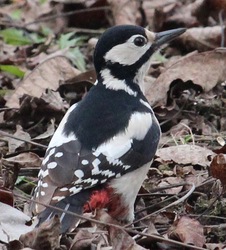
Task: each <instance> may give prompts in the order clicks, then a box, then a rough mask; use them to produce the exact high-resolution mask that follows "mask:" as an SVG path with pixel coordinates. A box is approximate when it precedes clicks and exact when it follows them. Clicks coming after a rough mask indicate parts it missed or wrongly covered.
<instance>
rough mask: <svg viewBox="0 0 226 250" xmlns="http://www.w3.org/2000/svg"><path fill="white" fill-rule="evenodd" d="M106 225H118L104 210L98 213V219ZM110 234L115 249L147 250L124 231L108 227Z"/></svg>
mask: <svg viewBox="0 0 226 250" xmlns="http://www.w3.org/2000/svg"><path fill="white" fill-rule="evenodd" d="M95 219H98V220H100V221H102V222H105V223H111V224H118V222H117V221H116V220H114V219H113V218H112V217H111V216H110V215H109V214H108V213H106V212H105V211H104V210H103V209H102V210H98V211H97V215H96V218H95ZM107 230H108V233H109V239H110V242H111V245H112V248H113V249H121V250H145V248H143V247H141V246H139V245H138V244H137V243H136V242H135V240H134V239H133V238H132V237H131V236H130V235H129V234H128V233H127V232H126V231H124V230H122V229H119V228H115V227H113V226H107Z"/></svg>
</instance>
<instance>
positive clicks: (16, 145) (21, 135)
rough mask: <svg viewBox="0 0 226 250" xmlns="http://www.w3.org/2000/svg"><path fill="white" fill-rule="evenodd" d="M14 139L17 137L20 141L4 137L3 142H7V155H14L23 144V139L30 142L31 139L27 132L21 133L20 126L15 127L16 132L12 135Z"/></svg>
mask: <svg viewBox="0 0 226 250" xmlns="http://www.w3.org/2000/svg"><path fill="white" fill-rule="evenodd" d="M13 135H14V136H15V137H19V138H21V139H22V140H17V139H14V138H11V137H5V140H7V141H8V147H9V153H14V152H15V151H16V149H17V148H19V147H21V146H22V145H23V144H24V143H25V142H24V141H23V139H25V140H27V141H30V140H31V137H30V135H29V134H28V133H27V132H24V131H23V128H22V127H21V126H20V125H17V126H16V132H15V133H14V134H13Z"/></svg>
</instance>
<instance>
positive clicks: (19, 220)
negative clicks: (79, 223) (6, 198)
mask: <svg viewBox="0 0 226 250" xmlns="http://www.w3.org/2000/svg"><path fill="white" fill-rule="evenodd" d="M30 221H31V219H30V217H29V216H27V215H26V214H24V213H22V212H21V211H19V210H18V209H16V208H14V207H11V206H9V205H7V204H4V203H1V202H0V239H1V240H2V241H4V242H9V241H11V240H16V239H17V240H18V239H19V237H20V235H21V234H24V233H27V232H29V231H31V230H32V229H33V228H34V225H27V222H30Z"/></svg>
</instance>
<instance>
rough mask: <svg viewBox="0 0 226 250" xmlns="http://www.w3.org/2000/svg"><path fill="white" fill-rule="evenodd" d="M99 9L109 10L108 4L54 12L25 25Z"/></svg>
mask: <svg viewBox="0 0 226 250" xmlns="http://www.w3.org/2000/svg"><path fill="white" fill-rule="evenodd" d="M99 10H110V6H102V7H93V8H88V9H82V10H73V11H68V12H64V13H60V14H55V15H51V16H48V17H43V18H40V19H37V20H35V21H32V22H29V23H26V24H25V27H27V26H29V25H32V24H35V23H42V22H46V21H50V20H53V19H56V18H59V17H66V16H71V15H74V14H79V13H85V12H93V11H99Z"/></svg>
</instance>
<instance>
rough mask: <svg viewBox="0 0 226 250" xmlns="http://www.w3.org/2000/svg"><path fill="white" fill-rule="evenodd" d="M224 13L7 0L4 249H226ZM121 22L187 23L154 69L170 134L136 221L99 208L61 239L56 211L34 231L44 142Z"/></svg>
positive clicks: (0, 188) (2, 40)
mask: <svg viewBox="0 0 226 250" xmlns="http://www.w3.org/2000/svg"><path fill="white" fill-rule="evenodd" d="M225 10H226V5H225V1H221V0H219V1H216V0H215V1H214V0H194V1H192V2H191V1H189V0H185V1H178V0H173V1H172V0H167V1H155V0H154V1H140V2H139V1H131V2H130V3H129V4H127V1H117V0H111V1H107V0H106V1H99V0H94V1H80V2H77V1H70V0H69V1H68V0H67V1H65V0H61V1H50V0H42V1H38V0H35V1H26V0H20V1H18V0H15V1H12V2H10V3H9V2H8V1H3V5H2V7H1V10H0V13H1V16H0V23H1V28H2V30H1V32H0V48H1V49H0V105H1V107H0V115H1V116H0V145H1V146H0V155H1V160H0V170H1V174H0V202H1V203H0V204H1V208H2V211H1V213H0V214H1V219H0V240H1V243H2V244H1V245H0V247H1V248H3V249H15V250H17V249H26V248H28V249H50V250H52V249H72V250H76V249H91V248H92V249H105V250H106V249H109V250H110V249H122V250H125V249H133V250H136V249H163V248H164V249H184V248H185V247H187V249H225V244H226V237H225V235H226V233H225V226H224V225H225V215H226V212H225V211H226V209H225V207H226V206H225V185H226V184H225V183H226V181H225V180H226V176H225V173H226V170H225V165H226V163H225V157H226V156H225V155H226V150H225V139H224V138H225V135H226V119H225V117H226V109H225V103H226V102H225V98H226V87H225V86H226V84H225V83H226V73H225V72H226V68H225V65H226V61H225V58H226V56H225V53H226V52H225V48H224V46H225ZM67 12H70V13H67ZM114 24H137V25H142V26H149V27H150V28H151V29H152V30H154V31H156V32H158V31H162V30H166V29H171V28H177V27H186V28H187V32H186V33H184V34H183V35H182V36H181V37H179V38H178V39H176V40H175V41H173V42H172V43H171V44H169V45H168V46H165V47H164V48H163V49H162V51H161V53H162V55H160V54H156V55H155V56H154V57H153V61H152V65H151V68H150V70H149V75H148V76H147V77H146V78H145V86H146V97H147V99H148V100H149V102H150V103H151V104H152V105H153V107H154V111H155V113H156V116H157V118H158V120H159V121H160V124H161V129H162V132H163V135H162V138H161V142H160V145H159V149H158V151H157V153H156V156H155V159H154V161H153V163H152V165H151V168H150V171H149V173H148V176H147V178H146V180H145V182H144V184H143V186H142V188H141V190H140V192H139V194H138V197H137V202H136V206H135V215H136V218H135V223H134V225H133V226H132V225H127V226H125V225H121V224H120V223H119V222H116V221H115V220H114V218H110V216H109V215H108V214H107V213H106V211H101V210H100V211H96V213H95V214H86V215H85V216H84V217H82V220H81V222H80V224H79V226H78V228H76V229H75V231H74V232H71V233H70V234H68V235H64V236H59V228H60V223H59V219H58V218H57V217H54V218H53V219H52V220H51V221H49V222H48V223H44V224H43V225H41V226H40V227H38V228H35V229H34V230H31V229H33V228H34V223H33V221H32V220H31V219H32V215H31V214H29V213H28V205H29V203H30V198H29V197H30V196H31V195H32V190H33V189H34V187H35V185H37V173H38V169H39V167H40V165H41V161H42V158H43V157H44V154H45V148H46V146H47V145H48V143H49V141H50V138H51V136H52V134H53V133H54V130H55V129H56V127H57V125H58V124H59V121H60V120H61V118H62V117H63V115H64V113H65V112H66V110H67V109H68V107H69V106H70V105H71V104H72V103H75V102H78V101H79V100H81V99H82V98H83V96H84V95H85V94H86V93H87V92H88V91H89V89H90V88H91V87H92V84H94V82H95V79H96V76H95V72H94V70H93V65H92V53H93V48H94V46H95V44H96V40H97V38H98V37H99V35H100V34H101V33H102V32H103V30H104V29H105V28H107V27H110V26H112V25H114ZM12 34H13V35H12ZM220 46H221V48H219V47H220ZM84 71H85V72H84ZM81 72H83V73H81ZM24 74H25V75H24ZM1 131H2V132H1ZM191 184H192V185H193V186H192V185H191ZM193 189H194V190H193ZM184 197H185V198H184ZM6 206H7V208H6ZM14 216H16V219H14ZM93 219H97V220H98V221H101V222H102V224H98V222H95V220H93ZM114 224H115V226H114ZM28 228H29V230H28ZM28 231H29V232H28Z"/></svg>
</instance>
